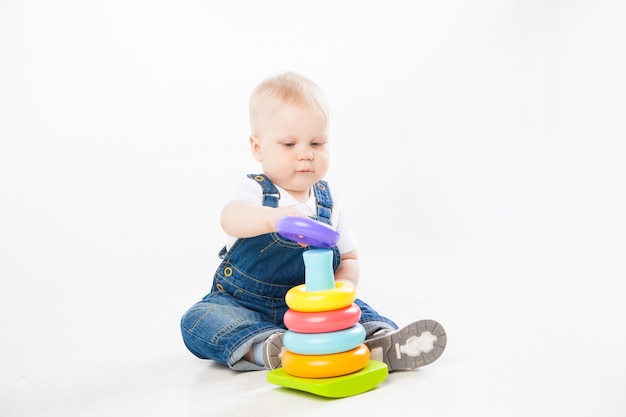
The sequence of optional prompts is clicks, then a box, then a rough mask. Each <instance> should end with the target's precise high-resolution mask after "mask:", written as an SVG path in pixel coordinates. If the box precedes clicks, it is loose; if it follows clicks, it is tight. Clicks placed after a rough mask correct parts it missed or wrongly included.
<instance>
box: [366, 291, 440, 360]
mask: <svg viewBox="0 0 626 417" xmlns="http://www.w3.org/2000/svg"><path fill="white" fill-rule="evenodd" d="M355 302H356V304H357V305H358V306H359V307H360V308H361V320H360V322H361V324H362V325H363V327H365V331H366V340H365V344H366V345H367V347H368V348H369V349H370V352H371V355H372V356H371V357H372V359H374V360H378V361H381V362H385V363H386V364H387V367H388V368H389V371H397V370H401V369H416V368H418V367H420V366H424V365H428V364H429V363H432V362H434V361H435V360H437V359H438V358H439V357H440V356H441V354H442V353H443V351H444V349H445V347H446V343H447V336H446V332H445V330H444V328H443V326H442V325H441V324H439V323H437V322H436V321H434V320H420V321H416V322H414V323H411V324H409V325H408V326H405V327H403V328H402V329H399V330H398V326H397V325H396V324H395V323H394V322H393V321H391V320H389V319H388V318H386V317H383V316H381V315H380V314H378V313H377V312H376V311H375V310H374V309H373V308H372V307H370V306H369V305H367V304H366V303H364V302H363V301H361V300H356V301H355Z"/></svg>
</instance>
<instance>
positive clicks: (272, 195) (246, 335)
mask: <svg viewBox="0 0 626 417" xmlns="http://www.w3.org/2000/svg"><path fill="white" fill-rule="evenodd" d="M248 177H250V178H253V179H254V180H255V181H257V183H258V184H259V185H260V186H261V187H262V190H263V205H264V206H268V207H278V199H279V198H280V194H279V191H278V189H277V188H276V187H275V186H274V184H273V183H272V182H271V181H270V180H269V179H268V178H267V177H266V176H265V175H262V174H261V175H252V174H251V175H248ZM313 190H314V192H315V199H316V202H317V216H316V220H318V221H321V222H324V223H327V224H331V220H330V218H331V212H332V208H333V201H332V196H331V193H330V190H329V188H328V183H326V182H325V181H319V182H318V183H316V184H315V185H314V186H313ZM306 250H309V248H308V247H307V248H304V247H302V246H300V245H299V244H298V243H296V242H293V241H290V240H286V239H284V238H283V237H281V236H280V235H278V234H277V233H267V234H264V235H260V236H256V237H252V238H245V239H243V238H242V239H237V241H236V242H235V243H234V244H233V246H232V247H231V248H230V249H229V250H228V252H227V251H226V247H224V248H223V249H222V250H221V251H220V254H219V256H220V258H221V259H222V262H221V264H220V266H219V267H218V269H217V271H216V272H215V276H214V278H213V287H212V288H211V292H210V293H209V294H208V295H207V296H205V297H204V298H203V299H202V300H201V301H199V302H198V303H196V304H195V305H194V306H193V307H191V308H190V309H189V310H188V311H187V312H186V313H185V315H184V316H183V318H182V320H181V331H182V335H183V341H184V342H185V345H186V346H187V348H188V349H189V350H190V351H191V352H192V353H193V354H194V355H196V356H197V357H199V358H202V359H213V360H215V361H217V362H219V363H222V364H226V365H228V366H229V367H231V368H233V369H236V370H242V371H245V370H258V369H263V368H262V367H260V366H258V365H256V364H253V363H250V362H247V361H245V360H244V361H242V360H241V358H242V357H243V356H244V355H245V354H246V353H247V352H248V351H249V350H250V348H251V346H252V345H253V344H255V343H258V342H262V341H263V340H265V339H266V338H267V337H269V336H270V335H271V334H273V333H277V332H284V331H285V326H284V324H283V315H284V314H285V311H287V308H288V307H287V305H286V304H285V294H287V291H288V290H289V289H290V288H292V287H293V286H295V285H299V284H303V283H304V261H303V259H302V253H303V252H304V251H306ZM332 250H333V253H334V259H333V269H334V270H336V269H337V267H338V266H339V263H340V262H341V255H340V254H339V250H338V249H337V247H334V248H332ZM355 302H356V304H357V305H358V306H359V307H360V308H361V313H362V314H361V320H360V322H361V324H363V326H364V327H365V329H366V332H367V336H370V335H371V334H373V333H374V332H376V331H377V330H380V329H397V328H398V327H397V326H396V324H395V323H394V322H393V321H391V320H389V319H387V318H385V317H382V316H380V315H379V314H378V313H377V312H376V311H374V310H373V309H372V308H371V307H370V306H368V305H367V304H365V303H364V302H362V301H360V300H358V299H357V300H356V301H355Z"/></svg>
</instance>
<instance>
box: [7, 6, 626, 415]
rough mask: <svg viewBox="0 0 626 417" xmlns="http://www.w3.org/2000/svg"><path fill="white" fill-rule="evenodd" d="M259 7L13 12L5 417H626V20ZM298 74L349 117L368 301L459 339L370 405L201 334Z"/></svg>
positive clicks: (580, 10) (339, 156)
mask: <svg viewBox="0 0 626 417" xmlns="http://www.w3.org/2000/svg"><path fill="white" fill-rule="evenodd" d="M243 3H245V5H242V4H241V3H240V2H237V3H232V4H231V3H228V2H205V1H202V2H175V1H170V2H168V1H166V2H154V3H152V2H145V1H135V0H125V1H119V2H116V1H101V2H99V1H91V2H76V1H68V0H60V1H55V2H50V1H43V0H28V1H23V0H19V1H18V0H3V1H2V2H0V332H1V336H0V417H52V416H62V417H73V416H76V417H78V416H80V417H84V416H89V417H97V416H114V417H123V416H133V417H135V416H150V417H160V416H163V417H172V416H177V417H178V416H181V417H183V416H283V415H289V416H316V417H319V416H321V415H327V416H338V415H348V414H354V413H356V412H358V413H361V414H363V415H366V416H376V415H392V414H398V413H403V414H406V413H410V414H411V415H415V416H430V415H436V416H441V417H444V416H450V417H452V416H454V417H457V416H479V415H480V416H497V417H501V416H568V417H579V416H580V417H583V416H584V417H587V416H603V417H624V416H626V356H625V352H626V305H625V303H624V295H625V294H626V240H625V239H624V236H626V216H625V215H624V213H625V212H626V193H625V188H624V178H626V165H625V164H624V155H626V145H624V138H626V128H625V126H624V122H623V119H624V114H625V112H626V107H625V102H624V97H625V96H626V78H625V77H624V75H623V74H624V73H626V50H625V49H624V42H623V40H624V39H626V33H625V31H626V29H625V26H624V24H623V22H624V16H626V4H625V3H624V2H619V1H612V0H602V1H588V2H585V1H579V2H569V1H550V2H542V1H536V2H519V1H508V2H507V1H491V0H480V1H474V2H466V1H455V0H452V1H446V2H432V1H415V2H406V1H395V0H394V1H388V2H362V1H340V2H337V1H334V0H333V1H330V0H328V1H318V2H315V7H310V8H308V9H307V10H306V12H303V11H302V10H301V9H300V8H299V7H298V8H292V7H291V5H290V4H291V3H290V2H284V1H274V0H272V1H268V2H256V1H249V2H243ZM383 3H384V5H383ZM268 4H272V6H271V7H270V6H268ZM284 70H295V71H298V72H301V73H303V74H305V75H308V76H309V77H311V78H313V79H314V80H315V81H317V82H318V83H319V84H320V85H321V86H322V88H323V89H325V90H326V92H327V93H328V95H329V101H330V103H331V109H332V115H333V116H332V118H331V136H332V167H331V172H330V173H329V177H330V179H331V184H332V187H333V190H335V191H340V192H341V193H340V194H341V195H342V196H343V200H344V202H345V204H346V206H347V208H348V210H349V212H350V215H351V216H350V218H351V222H352V225H353V229H354V230H355V232H356V234H357V237H358V239H359V242H360V245H359V253H360V260H361V270H362V273H361V282H360V285H359V297H360V298H362V299H364V300H366V301H367V302H369V303H370V304H372V305H373V306H375V307H376V308H377V309H378V310H379V311H380V312H381V313H384V314H385V315H387V316H389V317H390V318H393V319H394V320H395V321H396V322H397V323H398V324H399V325H404V324H408V323H410V322H411V321H413V320H417V319H421V318H431V319H435V320H437V321H439V322H440V323H442V324H443V325H444V326H445V328H446V330H447V334H448V347H447V349H446V351H445V352H444V354H443V356H442V357H441V358H440V360H438V361H437V362H435V363H433V364H431V365H430V366H427V367H424V368H423V369H420V370H418V371H415V372H401V373H393V374H391V375H390V376H389V377H388V378H387V380H386V381H384V382H383V383H382V384H380V385H379V386H378V387H377V388H376V389H374V390H372V391H370V392H368V393H365V394H363V395H359V396H355V397H351V398H345V399H340V400H328V399H323V398H318V397H315V396H311V395H306V394H303V393H299V392H294V391H290V390H287V389H283V388H280V387H277V386H273V385H271V384H269V383H267V382H266V380H265V378H266V377H265V372H255V373H234V372H232V371H230V370H228V369H226V368H224V367H222V366H217V365H215V364H213V363H211V362H209V361H201V360H198V359H196V358H195V357H194V356H192V355H191V354H190V353H189V352H187V350H186V348H185V347H184V345H183V343H182V340H181V337H180V332H179V320H180V317H181V315H182V314H183V313H184V311H185V310H186V309H187V308H188V307H189V306H190V305H192V304H193V303H194V302H195V301H196V300H198V299H199V298H200V297H202V296H203V295H204V294H205V293H206V292H207V291H208V289H209V287H210V284H211V277H212V274H213V272H214V269H215V267H216V266H217V261H218V258H217V252H218V251H219V249H220V246H221V245H222V244H223V242H224V235H223V233H222V231H221V230H220V228H219V221H218V219H219V211H220V209H221V206H222V204H223V203H224V201H225V199H226V198H227V196H228V195H229V193H230V190H231V189H232V185H233V184H234V182H236V181H238V178H239V177H240V176H241V175H244V174H246V173H249V172H256V171H257V170H258V166H257V165H256V163H255V161H253V160H252V158H251V157H250V155H249V150H248V148H247V137H248V136H247V135H248V134H249V131H248V125H247V123H248V122H247V114H246V104H247V99H248V96H249V94H250V91H251V89H252V88H253V87H254V86H255V85H256V84H257V83H258V82H259V81H260V80H261V79H262V78H264V77H266V76H268V75H270V74H273V73H275V72H278V71H284ZM357 410H359V411H357ZM360 410H362V411H360Z"/></svg>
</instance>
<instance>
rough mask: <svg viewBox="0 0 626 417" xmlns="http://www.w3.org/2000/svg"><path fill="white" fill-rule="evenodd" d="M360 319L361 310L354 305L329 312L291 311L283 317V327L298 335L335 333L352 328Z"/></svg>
mask: <svg viewBox="0 0 626 417" xmlns="http://www.w3.org/2000/svg"><path fill="white" fill-rule="evenodd" d="M360 319H361V309H360V308H359V306H357V305H356V304H354V303H353V304H351V305H349V306H348V307H344V308H340V309H338V310H330V311H316V312H313V313H303V312H301V311H295V310H292V309H289V310H287V312H286V313H285V315H284V316H283V322H284V323H285V326H286V327H287V328H288V329H289V330H292V331H294V332H298V333H323V332H336V331H337V330H343V329H347V328H348V327H352V326H354V325H355V324H356V323H358V322H359V320H360Z"/></svg>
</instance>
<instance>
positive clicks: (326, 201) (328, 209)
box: [313, 180, 333, 224]
mask: <svg viewBox="0 0 626 417" xmlns="http://www.w3.org/2000/svg"><path fill="white" fill-rule="evenodd" d="M313 191H314V192H315V200H316V201H317V217H318V220H320V221H323V222H324V223H328V224H332V223H331V220H330V216H331V214H332V212H333V196H332V195H331V194H330V189H329V188H328V183H327V182H326V181H322V180H320V181H318V182H317V183H316V184H315V185H314V186H313Z"/></svg>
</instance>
